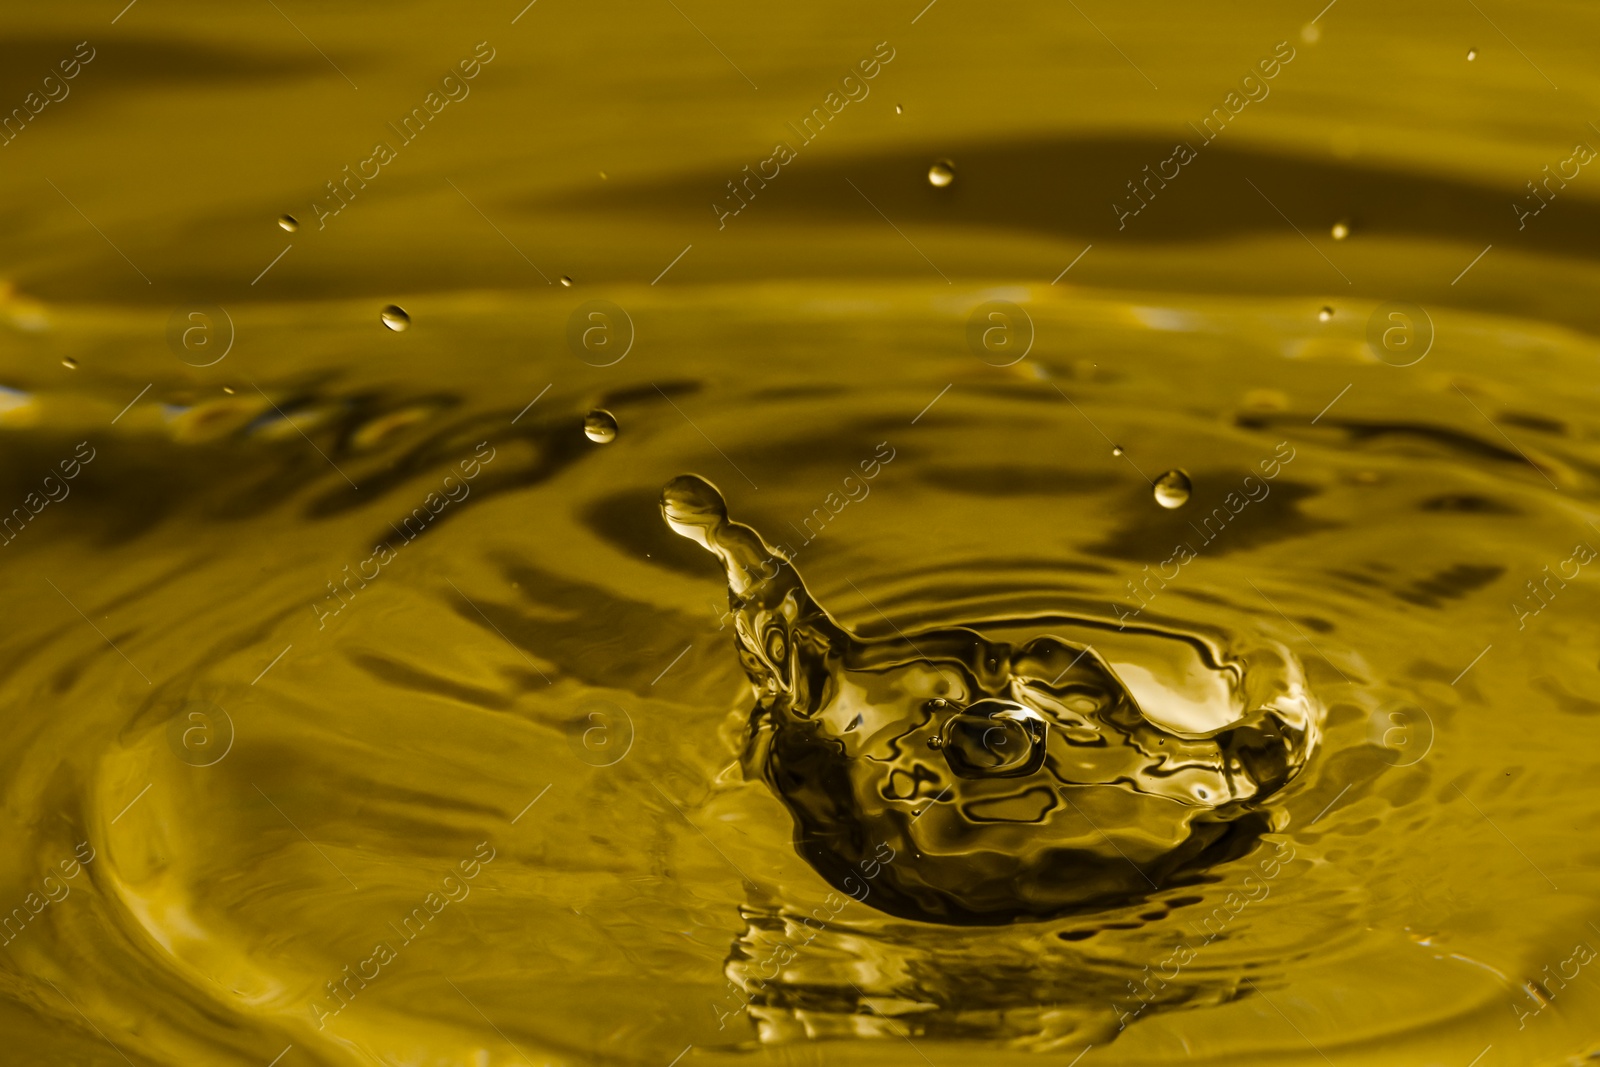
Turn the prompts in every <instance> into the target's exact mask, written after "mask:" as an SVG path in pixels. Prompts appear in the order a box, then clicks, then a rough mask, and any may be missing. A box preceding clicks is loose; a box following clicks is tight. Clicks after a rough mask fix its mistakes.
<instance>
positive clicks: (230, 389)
mask: <svg viewBox="0 0 1600 1067" xmlns="http://www.w3.org/2000/svg"><path fill="white" fill-rule="evenodd" d="M222 391H223V392H224V393H227V394H228V395H229V396H232V395H233V386H231V385H224V386H223V387H222Z"/></svg>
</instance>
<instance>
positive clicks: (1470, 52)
mask: <svg viewBox="0 0 1600 1067" xmlns="http://www.w3.org/2000/svg"><path fill="white" fill-rule="evenodd" d="M1477 58H1478V50H1477V49H1476V48H1469V49H1467V62H1468V63H1471V62H1472V61H1473V60H1474V59H1477Z"/></svg>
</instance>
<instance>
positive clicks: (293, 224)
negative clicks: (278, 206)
mask: <svg viewBox="0 0 1600 1067" xmlns="http://www.w3.org/2000/svg"><path fill="white" fill-rule="evenodd" d="M278 227H279V229H282V230H285V231H287V232H288V233H293V232H294V231H296V230H298V229H299V228H300V220H299V219H297V218H295V217H294V216H293V215H280V216H278Z"/></svg>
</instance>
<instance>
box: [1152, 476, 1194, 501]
mask: <svg viewBox="0 0 1600 1067" xmlns="http://www.w3.org/2000/svg"><path fill="white" fill-rule="evenodd" d="M1191 488H1192V487H1191V486H1190V484H1189V476H1188V475H1187V474H1185V473H1184V472H1183V471H1181V470H1170V471H1168V472H1167V473H1165V474H1163V475H1162V476H1161V477H1159V478H1157V479H1156V482H1155V490H1156V503H1157V504H1160V505H1161V506H1162V507H1164V508H1169V509H1170V508H1181V507H1183V506H1184V505H1185V504H1187V503H1188V502H1189V490H1190V489H1191Z"/></svg>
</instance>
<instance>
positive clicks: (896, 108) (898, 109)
mask: <svg viewBox="0 0 1600 1067" xmlns="http://www.w3.org/2000/svg"><path fill="white" fill-rule="evenodd" d="M894 113H895V114H896V115H903V114H905V108H903V107H901V106H900V105H899V104H896V105H895V106H894Z"/></svg>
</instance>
